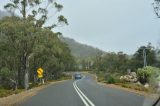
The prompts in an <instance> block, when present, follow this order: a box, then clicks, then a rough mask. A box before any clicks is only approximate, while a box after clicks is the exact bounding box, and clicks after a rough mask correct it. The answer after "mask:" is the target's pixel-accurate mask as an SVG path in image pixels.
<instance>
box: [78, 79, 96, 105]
mask: <svg viewBox="0 0 160 106" xmlns="http://www.w3.org/2000/svg"><path fill="white" fill-rule="evenodd" d="M76 83H77V81H76V82H75V87H76V88H77V89H78V91H79V92H80V93H81V95H82V96H83V97H84V98H85V99H86V100H87V101H88V102H89V103H90V104H91V106H95V105H94V104H93V103H92V102H91V100H89V99H88V97H87V96H86V95H85V94H84V93H83V92H82V91H81V90H80V89H79V88H78V86H77V84H76Z"/></svg>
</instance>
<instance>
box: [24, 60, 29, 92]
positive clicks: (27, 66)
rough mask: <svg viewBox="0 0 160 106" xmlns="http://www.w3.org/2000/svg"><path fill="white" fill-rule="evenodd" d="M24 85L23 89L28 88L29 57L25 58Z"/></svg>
mask: <svg viewBox="0 0 160 106" xmlns="http://www.w3.org/2000/svg"><path fill="white" fill-rule="evenodd" d="M24 87H25V90H27V89H28V88H29V57H28V58H26V64H25V75H24Z"/></svg>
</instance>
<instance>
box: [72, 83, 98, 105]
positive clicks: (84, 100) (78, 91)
mask: <svg viewBox="0 0 160 106" xmlns="http://www.w3.org/2000/svg"><path fill="white" fill-rule="evenodd" d="M78 81H79V80H77V81H74V82H73V86H74V89H75V90H76V92H77V93H78V95H79V96H80V98H81V99H82V101H83V102H84V104H85V105H86V106H89V105H88V103H89V104H90V105H91V106H95V105H94V104H93V103H92V102H91V100H89V99H88V97H87V96H86V95H85V94H84V93H83V92H82V91H81V90H80V89H79V88H78V86H77V84H76V83H77V82H78ZM86 101H87V102H88V103H87V102H86Z"/></svg>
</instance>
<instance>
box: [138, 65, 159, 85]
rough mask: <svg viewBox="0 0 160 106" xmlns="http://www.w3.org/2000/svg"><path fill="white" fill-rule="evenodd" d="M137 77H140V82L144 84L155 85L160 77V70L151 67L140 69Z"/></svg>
mask: <svg viewBox="0 0 160 106" xmlns="http://www.w3.org/2000/svg"><path fill="white" fill-rule="evenodd" d="M137 75H138V78H139V81H140V82H141V83H142V84H145V83H147V82H148V83H149V82H150V83H153V82H155V81H156V80H157V78H158V77H159V76H160V69H158V68H156V67H151V66H147V67H144V68H139V69H138V71H137Z"/></svg>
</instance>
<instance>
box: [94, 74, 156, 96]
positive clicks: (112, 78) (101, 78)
mask: <svg viewBox="0 0 160 106" xmlns="http://www.w3.org/2000/svg"><path fill="white" fill-rule="evenodd" d="M96 75H97V81H98V82H102V83H106V84H114V85H117V86H120V87H123V88H128V89H133V90H137V91H143V92H146V93H155V89H154V88H152V87H149V88H145V87H144V86H143V85H140V84H137V83H131V82H126V81H123V80H120V79H119V78H120V76H121V75H120V74H119V73H111V74H108V75H107V74H105V73H104V72H99V73H96Z"/></svg>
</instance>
